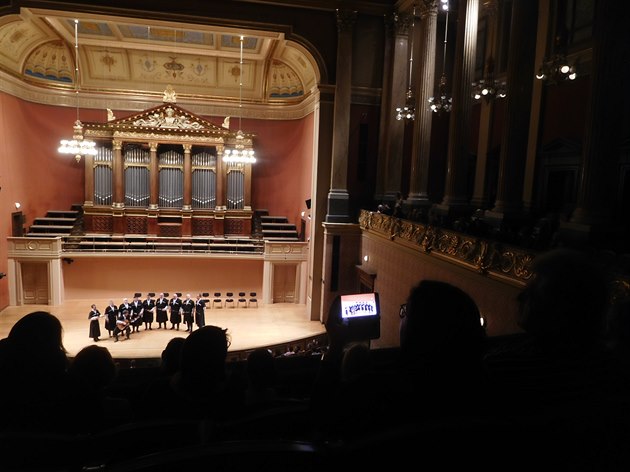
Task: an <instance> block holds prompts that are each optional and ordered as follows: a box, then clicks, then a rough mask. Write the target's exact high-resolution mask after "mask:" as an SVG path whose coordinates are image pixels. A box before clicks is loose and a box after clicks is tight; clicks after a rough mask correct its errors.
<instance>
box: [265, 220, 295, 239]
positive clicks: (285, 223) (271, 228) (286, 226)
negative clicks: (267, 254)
mask: <svg viewBox="0 0 630 472" xmlns="http://www.w3.org/2000/svg"><path fill="white" fill-rule="evenodd" d="M260 224H261V227H262V237H263V239H266V240H268V241H299V235H298V231H297V228H296V227H295V225H294V224H293V223H289V220H288V219H287V217H286V216H273V215H261V217H260Z"/></svg>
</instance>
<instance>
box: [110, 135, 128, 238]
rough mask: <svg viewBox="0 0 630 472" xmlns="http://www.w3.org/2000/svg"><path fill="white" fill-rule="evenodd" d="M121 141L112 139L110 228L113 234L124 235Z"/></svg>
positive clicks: (123, 174)
mask: <svg viewBox="0 0 630 472" xmlns="http://www.w3.org/2000/svg"><path fill="white" fill-rule="evenodd" d="M122 146H123V145H122V141H120V140H118V139H114V140H113V141H112V149H113V159H114V168H113V180H114V201H113V202H112V208H113V210H114V211H113V215H112V218H113V221H112V227H113V232H114V234H125V233H126V232H127V231H126V225H125V215H124V208H125V163H124V159H123V155H122Z"/></svg>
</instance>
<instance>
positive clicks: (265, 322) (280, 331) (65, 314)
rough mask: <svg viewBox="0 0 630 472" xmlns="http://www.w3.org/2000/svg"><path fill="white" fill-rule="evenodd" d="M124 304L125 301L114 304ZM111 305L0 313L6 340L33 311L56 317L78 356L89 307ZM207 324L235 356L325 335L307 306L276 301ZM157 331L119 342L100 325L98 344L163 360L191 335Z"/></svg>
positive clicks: (125, 355) (215, 316)
mask: <svg viewBox="0 0 630 472" xmlns="http://www.w3.org/2000/svg"><path fill="white" fill-rule="evenodd" d="M114 301H115V302H117V303H120V302H121V300H120V301H119V300H114ZM108 302H109V300H108V299H98V300H78V299H77V300H66V301H65V302H64V303H63V304H62V305H56V306H49V305H23V306H11V307H7V308H5V309H4V310H2V312H0V338H5V337H6V336H7V335H8V334H9V331H10V330H11V327H12V326H13V325H14V324H15V322H16V321H17V320H19V319H20V318H21V317H22V316H24V315H25V314H27V313H30V312H32V311H37V310H43V311H49V312H51V313H52V314H54V315H55V316H57V317H58V318H59V319H60V320H61V323H62V325H63V329H64V339H63V342H64V346H65V347H66V349H67V351H68V355H69V356H74V355H75V354H76V353H77V352H79V351H80V350H81V349H82V348H83V347H85V346H88V345H90V344H94V341H92V339H90V338H89V337H88V330H89V321H88V313H89V312H90V305H91V304H92V303H96V306H97V308H98V309H99V311H100V312H101V313H103V312H104V311H105V307H106V306H107V303H108ZM206 324H208V325H209V324H213V325H217V326H221V327H223V328H227V329H228V333H229V334H230V335H231V339H232V344H231V346H230V353H238V352H241V351H247V350H250V349H253V348H256V347H260V346H276V345H283V344H289V345H292V344H293V343H300V342H302V343H303V342H305V340H308V339H309V338H312V337H318V336H322V335H324V334H325V332H326V330H325V327H324V325H323V324H322V323H321V322H319V321H311V320H309V317H308V314H307V313H306V306H305V305H303V304H293V303H276V304H269V305H264V304H260V305H259V306H258V307H251V308H231V307H228V308H209V309H206ZM167 326H168V328H169V329H166V330H164V329H157V323H153V329H152V330H150V331H145V329H144V326H143V327H142V328H141V331H140V332H139V333H132V334H131V338H130V339H128V340H127V339H124V336H121V337H120V341H119V342H117V343H114V338H109V337H108V333H107V331H106V330H105V328H104V319H103V320H102V321H101V338H100V339H101V340H100V341H99V342H97V343H96V344H97V345H99V346H104V347H106V348H107V349H109V351H110V352H111V354H112V356H113V357H114V358H116V359H139V360H146V361H147V362H149V361H150V360H152V359H153V360H156V359H159V358H160V355H161V353H162V350H163V349H164V347H165V346H166V344H167V343H168V341H169V340H170V339H171V338H173V337H176V336H181V337H186V336H187V334H188V333H187V332H186V331H185V330H186V326H185V325H184V324H181V325H180V330H179V331H177V330H171V329H170V323H167Z"/></svg>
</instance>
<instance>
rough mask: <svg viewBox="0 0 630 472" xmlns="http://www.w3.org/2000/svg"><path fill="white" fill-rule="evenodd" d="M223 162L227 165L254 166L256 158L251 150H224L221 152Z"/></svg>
mask: <svg viewBox="0 0 630 472" xmlns="http://www.w3.org/2000/svg"><path fill="white" fill-rule="evenodd" d="M223 162H226V163H228V164H254V163H255V162H256V157H255V156H254V150H253V149H239V148H236V149H229V148H228V149H225V150H224V151H223Z"/></svg>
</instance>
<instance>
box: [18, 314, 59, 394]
mask: <svg viewBox="0 0 630 472" xmlns="http://www.w3.org/2000/svg"><path fill="white" fill-rule="evenodd" d="M7 341H8V344H9V347H10V352H11V353H12V356H13V367H14V368H16V369H21V370H23V371H24V375H25V376H30V377H31V379H30V380H29V381H31V382H36V381H37V380H39V379H41V378H42V377H48V378H52V377H55V376H58V375H60V374H63V373H65V371H66V368H67V366H68V358H67V355H66V354H67V353H66V349H65V348H64V346H63V328H62V326H61V322H60V321H59V319H58V318H57V317H56V316H54V315H52V314H51V313H49V312H47V311H35V312H32V313H29V314H27V315H25V316H23V317H22V318H20V319H19V320H18V321H17V322H16V323H15V325H13V328H11V331H10V332H9V335H8V336H7ZM38 378H39V379H38Z"/></svg>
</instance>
